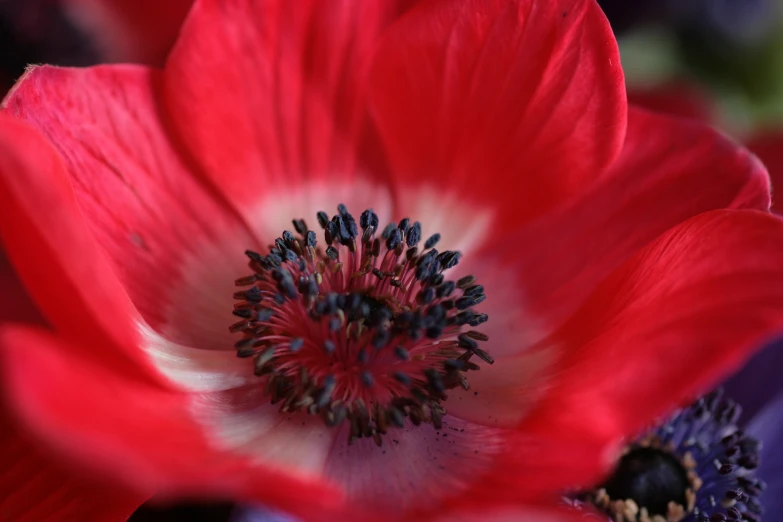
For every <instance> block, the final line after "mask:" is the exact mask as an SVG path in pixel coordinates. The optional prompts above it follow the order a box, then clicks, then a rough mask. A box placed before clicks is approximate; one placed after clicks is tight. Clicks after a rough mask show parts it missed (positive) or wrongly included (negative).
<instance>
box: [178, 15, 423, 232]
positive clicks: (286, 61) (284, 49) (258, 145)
mask: <svg viewBox="0 0 783 522" xmlns="http://www.w3.org/2000/svg"><path fill="white" fill-rule="evenodd" d="M405 3H410V2H400V1H399V0H383V1H373V2H341V1H338V0H327V1H318V0H303V1H298V2H297V4H296V8H294V9H292V8H291V5H290V2H288V1H285V0H266V1H254V0H228V1H217V0H203V1H200V2H197V4H196V5H195V7H194V9H193V11H192V13H191V15H190V17H189V18H188V21H187V23H186V24H185V27H184V29H183V32H182V35H181V37H180V39H179V41H178V43H177V45H176V47H175V49H174V51H173V52H172V55H171V57H170V59H169V61H168V63H167V65H166V70H165V78H166V81H165V91H166V101H167V107H168V109H169V112H170V113H171V116H172V119H173V123H174V125H175V127H176V129H177V130H178V131H179V133H180V135H181V136H182V138H183V140H184V142H185V144H186V145H187V146H188V147H189V148H190V150H191V151H193V155H194V156H195V157H196V158H198V160H199V161H200V162H201V165H202V167H203V168H204V170H205V172H206V175H207V176H208V177H209V178H210V179H211V180H212V182H213V183H214V184H215V185H216V186H217V187H218V188H219V189H220V190H222V191H223V193H224V194H225V195H226V196H227V197H228V199H230V200H231V201H232V202H233V203H235V204H236V205H237V206H238V208H239V209H240V211H241V212H242V213H243V214H244V215H245V216H246V218H248V220H249V221H251V222H258V221H263V220H264V219H265V213H264V201H265V199H266V198H268V199H269V203H274V202H277V201H280V200H281V199H282V200H286V199H290V198H292V197H296V196H295V195H294V191H295V190H296V189H297V188H298V187H301V186H302V185H306V184H308V183H319V182H320V183H322V184H331V185H334V186H336V187H338V188H339V189H340V190H341V191H342V192H349V191H350V190H352V187H351V183H352V181H353V182H355V181H356V180H357V178H358V177H359V171H360V170H367V169H366V168H365V167H366V164H367V162H371V163H374V164H379V163H380V161H379V157H378V154H377V146H376V145H374V143H373V142H372V140H369V141H367V140H368V138H367V136H368V134H367V126H368V119H367V114H366V109H365V96H364V89H363V87H362V79H363V77H364V74H363V73H364V71H365V69H366V67H367V62H368V58H369V55H370V53H371V51H372V50H373V49H374V47H375V42H376V39H377V35H378V34H379V32H380V31H381V30H382V28H383V27H384V26H385V25H386V24H388V23H389V22H390V21H391V20H392V19H393V18H394V17H395V16H396V14H397V13H398V11H399V8H400V5H401V4H405ZM357 151H361V153H360V152H357ZM358 154H362V157H361V158H359V157H357V155H358ZM369 174H372V172H370V173H369ZM338 203H340V201H334V202H332V205H337V204H338ZM318 210H321V209H318V208H313V209H310V212H312V213H315V212H316V211H318ZM329 210H331V208H330V209H329ZM359 211H361V210H359ZM293 217H300V216H286V218H287V219H291V218H293ZM302 217H303V216H302ZM307 217H310V216H307ZM311 219H312V218H311Z"/></svg>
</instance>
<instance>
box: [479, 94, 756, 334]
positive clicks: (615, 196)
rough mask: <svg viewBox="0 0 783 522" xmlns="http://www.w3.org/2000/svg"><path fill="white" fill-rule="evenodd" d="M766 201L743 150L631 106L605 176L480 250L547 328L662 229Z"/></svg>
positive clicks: (704, 130) (700, 128) (692, 125)
mask: <svg viewBox="0 0 783 522" xmlns="http://www.w3.org/2000/svg"><path fill="white" fill-rule="evenodd" d="M768 205H769V178H768V175H767V173H766V170H765V169H764V167H763V165H761V164H760V162H759V161H758V160H757V159H756V158H755V157H754V156H753V155H752V154H749V153H748V151H747V150H745V149H743V148H742V147H740V146H738V145H737V144H735V143H733V142H731V141H730V140H728V139H727V138H725V137H724V136H722V135H721V134H719V133H717V132H716V131H714V130H712V129H711V128H709V127H707V126H705V125H702V124H700V123H697V122H689V121H685V120H683V119H679V118H671V117H668V116H662V115H657V114H654V113H650V112H647V111H644V110H642V109H637V108H632V109H631V111H630V112H629V123H628V134H627V136H626V141H625V145H624V147H623V151H622V153H621V155H620V157H619V158H618V160H617V161H616V162H615V163H614V165H613V166H612V169H611V172H610V174H609V177H608V178H607V179H606V180H605V181H604V182H603V183H602V184H600V185H599V186H597V187H595V188H594V189H593V190H592V191H590V192H587V193H585V194H584V195H583V196H582V197H581V198H579V199H577V200H574V202H573V203H572V204H571V205H569V206H566V207H563V208H561V209H559V210H558V211H557V212H551V213H549V214H548V215H546V216H544V218H543V219H541V220H539V221H537V222H535V223H533V224H532V225H531V226H529V227H526V228H525V229H523V230H522V231H521V232H520V233H519V234H518V235H516V236H514V238H513V239H511V240H509V239H505V240H504V241H503V247H502V248H500V249H499V248H498V247H496V246H495V245H492V248H491V249H490V250H489V254H490V255H495V256H501V259H504V260H505V261H504V262H505V263H506V264H507V265H508V266H509V267H510V268H511V269H513V270H514V271H515V272H516V273H517V274H518V276H517V277H519V278H520V280H519V284H518V286H519V288H522V289H523V290H524V295H525V296H526V300H527V303H528V308H529V309H530V310H531V311H532V313H533V314H538V315H539V316H540V319H541V320H542V321H544V323H545V326H546V327H545V328H543V329H542V333H543V334H548V333H550V332H551V331H552V329H553V328H555V327H557V326H559V325H560V324H561V322H562V321H563V320H564V319H566V318H567V317H569V316H570V315H571V314H572V313H573V312H574V311H575V310H576V308H577V307H578V306H579V305H580V304H581V303H582V302H583V300H584V298H586V297H587V295H589V294H590V293H591V292H592V291H593V290H594V289H595V287H596V285H597V284H598V282H599V281H601V280H602V279H603V278H604V277H605V276H606V275H608V274H609V273H610V272H611V271H612V270H613V269H615V268H616V267H617V266H619V265H620V264H621V263H622V262H623V261H624V260H626V259H627V258H628V257H629V256H630V255H632V254H633V253H635V252H636V251H637V250H638V249H639V248H641V247H643V246H645V245H646V244H648V243H649V242H650V241H652V240H653V239H655V238H656V237H658V236H659V235H660V234H662V233H664V232H665V231H666V230H668V229H669V228H671V227H673V226H675V225H677V224H678V223H681V222H683V221H685V220H687V219H689V218H691V217H693V216H695V215H697V214H699V213H701V212H705V211H708V210H715V209H721V208H758V209H766V208H768ZM477 270H478V269H477ZM488 295H490V296H491V294H489V293H488Z"/></svg>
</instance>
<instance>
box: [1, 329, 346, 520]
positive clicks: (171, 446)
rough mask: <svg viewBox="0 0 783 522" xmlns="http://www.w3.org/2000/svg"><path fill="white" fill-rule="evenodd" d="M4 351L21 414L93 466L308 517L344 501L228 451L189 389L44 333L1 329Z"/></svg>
mask: <svg viewBox="0 0 783 522" xmlns="http://www.w3.org/2000/svg"><path fill="white" fill-rule="evenodd" d="M0 356H1V357H2V363H3V365H2V369H3V370H4V375H3V379H2V381H1V382H2V383H3V385H4V387H5V391H6V393H7V396H8V397H9V401H10V404H11V405H12V407H13V408H14V409H15V410H16V411H17V413H18V414H19V415H20V418H21V419H22V420H23V421H24V422H25V424H26V425H27V426H29V427H30V429H31V430H32V431H33V432H34V433H35V435H36V436H37V437H39V438H40V439H41V440H43V441H44V442H46V443H47V444H48V445H50V446H51V447H53V448H55V449H56V450H58V451H59V452H61V453H62V454H64V455H66V456H68V457H69V458H70V459H73V461H74V462H75V463H78V464H79V465H80V466H88V467H90V468H92V471H93V472H100V473H106V474H107V475H110V476H112V477H114V478H115V479H118V480H121V481H123V482H126V483H127V484H128V485H130V486H133V487H134V488H135V489H137V490H139V491H146V492H155V493H157V494H160V495H166V494H170V495H174V494H178V495H196V496H200V497H203V496H206V497H208V498H216V499H217V498H231V499H234V500H243V499H244V500H255V501H258V502H263V503H266V504H269V505H271V506H274V507H277V508H279V509H282V510H286V511H292V512H296V513H302V514H307V513H308V512H311V511H312V510H314V509H329V508H330V507H335V506H337V505H339V502H340V497H339V495H336V494H335V492H334V491H333V490H331V489H328V488H327V487H326V486H325V485H323V484H321V483H320V482H319V481H318V480H317V479H313V477H309V478H307V477H302V478H295V477H293V476H292V474H291V473H290V472H289V470H287V469H285V468H281V470H282V471H275V470H272V469H270V468H267V467H263V466H260V465H255V464H254V463H253V462H252V461H251V459H250V458H248V457H245V456H242V455H240V454H238V453H229V452H222V451H219V450H218V449H217V442H216V441H214V440H212V439H210V438H208V437H207V433H206V432H205V431H204V430H203V429H202V427H201V426H200V425H199V424H197V423H196V421H195V420H194V418H193V412H192V408H191V406H190V404H191V402H190V399H189V398H188V396H187V395H183V394H180V393H177V392H172V391H170V390H166V389H163V388H159V387H157V386H154V385H150V384H147V383H145V382H140V381H137V380H134V379H131V378H128V377H126V376H121V375H119V374H118V373H115V372H110V371H107V370H106V369H105V368H102V367H100V366H97V365H94V364H92V363H91V362H89V361H87V360H85V359H82V358H80V357H79V356H78V354H77V353H76V352H75V350H74V347H73V346H71V345H68V344H66V343H63V342H62V341H61V340H60V339H57V338H56V337H54V336H52V335H49V334H47V333H45V332H43V331H37V330H33V329H27V328H8V327H7V328H4V329H2V330H0ZM302 496H305V497H306V498H308V502H309V504H308V505H307V506H302V503H301V498H302Z"/></svg>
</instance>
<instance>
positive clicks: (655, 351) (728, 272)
mask: <svg viewBox="0 0 783 522" xmlns="http://www.w3.org/2000/svg"><path fill="white" fill-rule="evenodd" d="M780 281H783V220H781V219H779V218H777V217H775V216H771V215H769V214H765V213H762V212H758V211H748V210H724V211H713V212H708V213H705V214H702V215H699V216H697V217H695V218H693V219H691V220H689V221H687V222H686V223H683V224H682V225H680V226H678V227H675V228H674V229H672V230H671V231H670V232H668V233H666V234H665V235H663V236H662V237H661V238H660V239H658V240H657V241H655V242H654V243H652V244H651V245H650V246H648V247H647V248H645V249H644V250H642V251H641V252H640V253H639V254H638V255H636V256H635V257H634V258H632V259H631V260H629V262H627V263H626V264H625V265H624V266H623V267H621V268H620V269H619V270H618V271H616V272H615V273H614V274H613V275H612V277H611V278H609V279H608V280H607V281H606V282H605V283H604V284H602V285H601V287H600V288H599V290H598V291H597V292H596V293H595V294H594V295H593V296H592V297H591V299H590V300H589V301H588V303H587V305H586V306H585V307H584V309H583V310H582V311H581V312H580V313H579V314H578V315H577V316H576V317H575V318H574V320H573V321H572V322H571V323H569V324H568V325H567V326H566V328H564V329H563V331H561V332H560V333H559V334H558V335H557V336H556V337H555V339H556V340H559V342H560V343H561V344H563V345H564V346H568V347H569V348H568V349H567V351H566V353H565V358H564V359H563V360H562V362H561V365H560V371H559V372H557V373H556V374H555V375H556V379H557V380H556V381H554V382H552V383H551V385H552V392H551V393H550V394H549V395H548V397H547V399H546V400H545V401H544V402H543V403H542V406H541V408H540V410H539V411H538V412H537V413H534V414H533V415H532V416H531V419H532V420H531V424H532V425H533V426H536V425H538V429H542V430H544V431H549V433H550V434H551V436H552V439H551V444H553V447H554V445H555V444H557V443H558V442H559V438H560V434H570V433H579V434H580V436H581V437H583V438H584V439H585V441H589V440H593V441H600V440H601V439H603V440H604V441H605V443H611V442H613V441H616V440H617V438H618V437H620V436H624V435H626V436H627V435H633V434H635V433H637V432H638V430H640V429H642V428H643V427H644V426H645V425H646V424H647V423H649V422H651V420H652V419H654V418H656V417H657V416H659V415H662V414H664V413H666V412H667V411H669V410H671V409H672V408H674V407H677V406H679V405H681V404H683V403H685V402H686V401H689V400H692V399H693V397H695V396H697V395H699V394H701V393H704V392H705V391H707V390H708V389H710V387H711V386H714V385H715V384H716V383H717V382H718V381H719V380H720V379H721V378H722V377H725V376H726V375H727V374H728V373H729V372H731V371H732V370H734V369H736V368H737V367H738V366H739V365H740V364H741V363H742V361H743V360H744V359H745V358H746V357H748V356H749V355H750V354H751V352H752V350H753V349H754V348H757V347H760V346H763V344H764V341H766V340H767V339H768V338H769V337H770V336H772V335H773V334H774V333H775V332H779V331H780V330H781V329H783V285H782V284H780Z"/></svg>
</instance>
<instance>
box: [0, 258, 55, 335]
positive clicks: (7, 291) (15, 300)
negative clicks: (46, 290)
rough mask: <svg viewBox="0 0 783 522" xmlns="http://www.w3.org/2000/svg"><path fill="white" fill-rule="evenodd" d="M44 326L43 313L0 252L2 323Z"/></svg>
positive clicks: (0, 306)
mask: <svg viewBox="0 0 783 522" xmlns="http://www.w3.org/2000/svg"><path fill="white" fill-rule="evenodd" d="M6 321H9V322H10V321H14V322H23V323H31V324H44V323H45V320H44V318H43V317H42V316H41V312H39V311H38V308H37V307H36V306H35V303H33V300H32V299H31V298H30V295H29V294H28V293H27V290H25V288H24V286H22V282H21V281H20V280H19V278H18V277H17V276H16V272H15V271H14V269H13V267H12V266H11V264H10V262H9V261H8V258H7V257H6V256H5V254H4V253H3V252H2V251H1V250H0V322H6Z"/></svg>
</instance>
